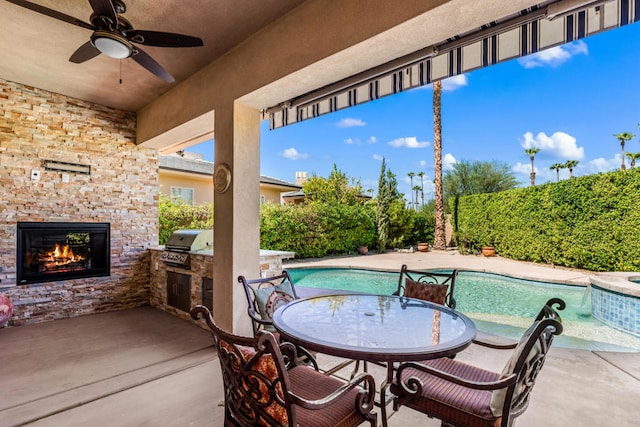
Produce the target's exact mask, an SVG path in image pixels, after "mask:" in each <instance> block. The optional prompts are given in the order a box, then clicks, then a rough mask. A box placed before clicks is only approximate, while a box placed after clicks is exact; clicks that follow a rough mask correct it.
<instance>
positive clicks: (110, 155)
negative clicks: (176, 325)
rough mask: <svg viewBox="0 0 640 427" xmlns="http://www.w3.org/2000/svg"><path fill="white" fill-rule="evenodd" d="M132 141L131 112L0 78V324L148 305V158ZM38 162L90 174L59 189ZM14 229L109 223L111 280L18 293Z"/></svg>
mask: <svg viewBox="0 0 640 427" xmlns="http://www.w3.org/2000/svg"><path fill="white" fill-rule="evenodd" d="M135 135H136V116H135V114H134V113H129V112H123V111H118V110H115V109H112V108H108V107H104V106H100V105H96V104H91V103H88V102H84V101H81V100H78V99H73V98H68V97H65V96H62V95H59V94H55V93H50V92H47V91H44V90H40V89H37V88H32V87H28V86H23V85H20V84H16V83H12V82H8V81H6V80H1V79H0V201H1V202H0V292H2V293H4V294H5V295H7V296H8V297H9V298H10V299H11V300H12V301H13V304H14V306H15V310H14V314H13V316H12V318H11V319H10V321H9V325H13V326H18V325H24V324H30V323H36V322H40V321H46V320H52V319H59V318H66V317H74V316H79V315H84V314H91V313H97V312H106V311H112V310H119V309H124V308H130V307H137V306H141V305H148V304H149V280H150V279H149V251H148V248H149V247H151V246H155V245H157V242H158V184H157V182H158V157H157V152H156V150H153V149H148V148H143V147H138V146H137V145H136V144H135ZM45 159H47V160H56V161H60V162H68V163H75V164H83V165H90V166H91V174H90V175H82V174H74V173H69V174H68V177H69V181H68V182H63V180H62V174H61V173H60V172H57V171H46V170H44V161H45ZM32 170H39V171H40V174H41V178H40V180H38V181H35V180H32V179H31V171H32ZM19 221H36V222H40V221H60V222H65V221H68V222H108V223H110V224H111V275H110V276H108V277H95V278H86V279H75V280H66V281H57V282H48V283H40V284H36V285H21V286H18V285H17V284H16V272H17V271H16V223H17V222H19Z"/></svg>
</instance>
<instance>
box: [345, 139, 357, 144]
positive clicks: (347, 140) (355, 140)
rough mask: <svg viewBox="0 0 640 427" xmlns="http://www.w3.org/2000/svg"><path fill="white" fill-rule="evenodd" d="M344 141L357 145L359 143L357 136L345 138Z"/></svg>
mask: <svg viewBox="0 0 640 427" xmlns="http://www.w3.org/2000/svg"><path fill="white" fill-rule="evenodd" d="M344 143H345V144H347V145H357V144H360V140H359V139H358V138H355V139H354V138H347V139H345V140H344Z"/></svg>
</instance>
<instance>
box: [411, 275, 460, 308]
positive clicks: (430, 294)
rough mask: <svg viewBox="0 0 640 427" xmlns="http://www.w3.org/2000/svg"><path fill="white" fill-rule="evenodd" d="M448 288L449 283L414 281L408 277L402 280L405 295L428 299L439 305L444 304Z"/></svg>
mask: <svg viewBox="0 0 640 427" xmlns="http://www.w3.org/2000/svg"><path fill="white" fill-rule="evenodd" d="M448 289H449V285H439V284H437V283H422V282H416V281H415V280H412V279H409V278H408V277H407V278H406V279H405V281H404V296H405V297H407V298H416V299H421V300H423V301H429V302H433V303H436V304H440V305H444V301H445V298H446V297H447V290H448Z"/></svg>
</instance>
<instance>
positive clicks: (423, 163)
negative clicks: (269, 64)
mask: <svg viewBox="0 0 640 427" xmlns="http://www.w3.org/2000/svg"><path fill="white" fill-rule="evenodd" d="M420 167H421V168H426V167H427V161H426V160H420Z"/></svg>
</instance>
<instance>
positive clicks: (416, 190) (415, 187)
mask: <svg viewBox="0 0 640 427" xmlns="http://www.w3.org/2000/svg"><path fill="white" fill-rule="evenodd" d="M413 191H415V192H416V202H415V209H416V212H417V211H418V192H419V191H420V186H419V185H416V186H414V187H413Z"/></svg>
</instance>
